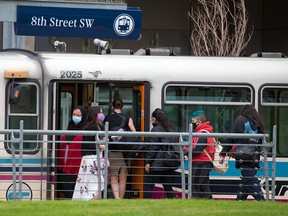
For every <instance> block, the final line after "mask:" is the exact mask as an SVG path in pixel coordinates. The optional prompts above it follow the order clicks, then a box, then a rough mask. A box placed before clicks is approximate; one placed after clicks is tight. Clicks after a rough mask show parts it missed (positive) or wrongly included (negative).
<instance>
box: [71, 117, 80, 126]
mask: <svg viewBox="0 0 288 216" xmlns="http://www.w3.org/2000/svg"><path fill="white" fill-rule="evenodd" d="M81 120H82V117H81V116H72V121H73V122H74V123H75V124H76V125H77V124H79V122H81Z"/></svg>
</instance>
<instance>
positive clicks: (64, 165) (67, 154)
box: [57, 106, 87, 199]
mask: <svg viewBox="0 0 288 216" xmlns="http://www.w3.org/2000/svg"><path fill="white" fill-rule="evenodd" d="M86 117H87V110H86V108H85V107H83V106H77V107H75V108H74V109H73V113H72V118H71V120H70V122H69V123H68V126H67V130H83V129H84V127H85V125H86ZM61 141H62V143H61V145H60V149H59V152H58V163H57V166H58V172H59V173H63V174H62V175H61V176H60V181H61V182H62V183H61V187H62V189H63V193H64V195H65V199H71V198H72V196H73V192H74V186H75V183H76V179H77V175H78V171H79V167H80V163H81V159H82V154H81V148H82V141H83V136H82V135H64V136H62V137H61Z"/></svg>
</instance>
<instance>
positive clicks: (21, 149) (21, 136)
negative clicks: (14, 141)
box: [19, 120, 24, 200]
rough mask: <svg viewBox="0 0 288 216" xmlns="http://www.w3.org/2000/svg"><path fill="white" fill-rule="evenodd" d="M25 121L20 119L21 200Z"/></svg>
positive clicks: (20, 195)
mask: <svg viewBox="0 0 288 216" xmlns="http://www.w3.org/2000/svg"><path fill="white" fill-rule="evenodd" d="M23 130H24V121H23V120H21V121H20V134H19V141H20V142H19V200H22V179H23V178H22V177H23V176H22V175H23V139H24V132H23Z"/></svg>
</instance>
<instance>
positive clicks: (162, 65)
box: [0, 49, 288, 201]
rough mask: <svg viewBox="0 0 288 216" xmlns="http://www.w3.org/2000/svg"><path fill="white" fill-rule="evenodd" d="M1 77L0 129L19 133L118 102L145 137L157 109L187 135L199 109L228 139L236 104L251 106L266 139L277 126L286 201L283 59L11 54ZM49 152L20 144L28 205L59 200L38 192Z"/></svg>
mask: <svg viewBox="0 0 288 216" xmlns="http://www.w3.org/2000/svg"><path fill="white" fill-rule="evenodd" d="M0 74H1V76H0V86H2V91H1V92H0V98H1V99H0V100H1V103H0V104H1V105H0V106H2V108H1V110H2V112H1V113H0V119H1V121H0V130H2V129H18V128H19V121H20V120H24V122H25V126H24V127H25V129H37V130H65V129H66V126H67V124H68V121H69V119H70V118H71V112H72V108H73V107H74V106H76V105H84V106H86V107H89V106H93V105H96V104H97V105H101V106H102V107H103V111H104V113H105V114H108V112H109V109H110V104H111V102H112V101H113V99H114V97H116V96H119V97H120V98H122V100H123V101H124V110H123V112H124V113H125V114H127V115H131V116H132V118H133V120H134V123H135V126H136V128H137V130H138V131H149V130H150V128H151V123H150V117H151V112H152V111H153V110H154V109H155V108H157V107H160V108H163V109H164V111H165V113H166V115H167V116H168V117H169V119H170V120H171V121H172V122H173V123H174V124H175V127H176V132H187V131H188V127H189V123H190V121H191V113H192V112H193V111H195V110H198V109H202V110H204V111H205V113H206V115H207V119H208V120H209V121H210V122H211V124H212V125H213V127H214V132H215V133H229V132H230V129H231V127H232V124H233V120H234V119H235V117H236V116H237V115H238V114H239V111H240V109H241V108H242V107H243V105H245V104H253V105H254V106H255V107H256V109H257V110H258V111H259V113H260V115H261V116H262V117H263V119H264V122H265V126H266V132H267V133H268V134H272V127H273V125H277V159H276V200H285V201H288V192H287V191H288V141H287V140H288V75H287V74H288V59H287V58H257V57H256V58H254V57H237V58H234V57H191V56H189V57H188V56H187V57H183V56H137V55H112V54H111V55H96V54H70V53H33V52H30V51H25V50H17V49H11V50H2V51H1V52H0ZM2 138H3V139H4V136H2ZM3 139H2V140H3ZM29 139H30V140H37V137H34V136H31V137H29ZM271 139H272V137H271ZM48 145H49V144H47V143H46V144H45V145H44V146H43V148H42V149H40V148H39V147H40V145H37V142H36V143H35V142H32V143H24V157H23V173H24V175H23V182H25V185H24V186H26V187H28V188H30V189H31V191H33V199H57V198H59V197H57V196H58V195H57V193H46V192H43V191H42V189H43V190H45V189H46V188H47V185H48V184H53V181H50V180H49V179H48V176H49V177H50V176H51V173H49V172H50V171H49V170H45V169H43V167H45V164H44V166H43V164H42V162H41V158H43V157H48V156H53V155H56V154H57V152H55V151H56V150H57V148H56V147H55V146H53V145H51V146H48ZM0 146H1V148H0V199H8V198H7V197H10V196H11V194H10V195H9V190H11V182H12V168H11V167H12V165H11V163H12V162H11V144H10V143H8V142H1V145H0ZM269 160H270V159H269ZM47 163H49V162H47ZM139 163H141V162H139ZM54 165H55V166H57V164H47V166H49V167H51V166H54ZM231 166H232V165H231ZM43 170H44V171H43ZM55 170H56V169H55ZM55 170H53V172H54V171H55ZM40 172H41V173H40ZM55 172H56V171H55ZM235 172H236V171H235ZM53 174H54V173H53ZM233 175H235V173H234V171H231V172H227V174H225V175H222V176H219V175H217V174H216V173H212V174H211V177H212V179H213V178H214V179H215V180H217V181H224V182H225V181H226V182H228V181H229V179H230V177H231V176H233ZM238 175H239V174H238ZM137 181H139V180H137ZM35 182H39V184H40V182H41V185H39V184H37V183H35ZM138 183H139V182H138ZM140 183H141V182H140ZM136 189H138V190H141V188H136ZM7 194H8V195H7ZM223 197H224V198H225V196H222V197H221V198H223Z"/></svg>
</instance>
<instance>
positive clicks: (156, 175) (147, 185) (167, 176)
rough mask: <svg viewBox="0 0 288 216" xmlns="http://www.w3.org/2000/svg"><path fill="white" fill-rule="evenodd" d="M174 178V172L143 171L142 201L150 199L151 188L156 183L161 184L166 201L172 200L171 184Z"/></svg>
mask: <svg viewBox="0 0 288 216" xmlns="http://www.w3.org/2000/svg"><path fill="white" fill-rule="evenodd" d="M174 178H175V172H174V170H168V171H161V172H149V173H147V172H146V171H145V176H144V199H151V198H152V192H153V187H154V185H155V184H156V183H158V184H162V185H163V187H164V190H165V192H166V196H167V198H168V199H173V198H174V191H173V189H172V184H173V182H175V181H174Z"/></svg>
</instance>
